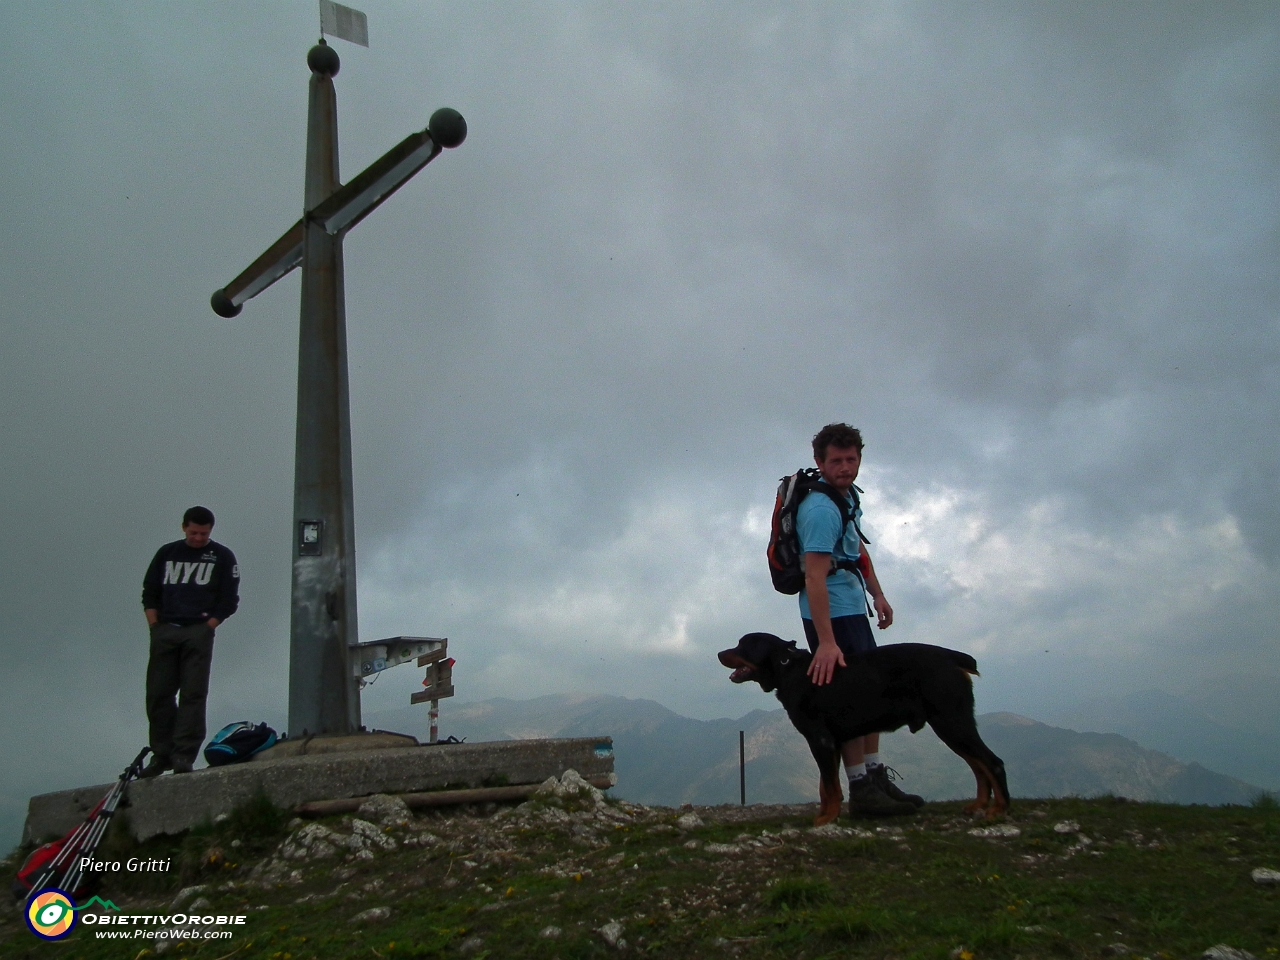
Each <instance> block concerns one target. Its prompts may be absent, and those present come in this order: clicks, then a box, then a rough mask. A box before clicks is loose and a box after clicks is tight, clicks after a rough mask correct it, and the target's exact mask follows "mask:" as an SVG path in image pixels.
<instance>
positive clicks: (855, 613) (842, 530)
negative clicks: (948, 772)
mask: <svg viewBox="0 0 1280 960" xmlns="http://www.w3.org/2000/svg"><path fill="white" fill-rule="evenodd" d="M813 459H814V462H815V463H816V464H817V470H816V471H802V472H801V473H799V474H797V475H796V476H795V477H792V478H787V480H784V481H783V487H784V488H787V485H788V482H790V483H791V487H790V488H789V489H787V490H786V494H787V498H786V499H787V502H786V503H784V490H782V489H780V490H779V508H776V509H775V513H777V512H779V510H786V509H789V510H791V511H794V533H795V545H794V546H793V547H792V548H791V549H792V550H793V551H794V552H795V553H796V554H797V559H798V560H799V571H800V573H802V575H803V581H802V585H801V584H799V583H796V576H795V574H794V573H793V574H792V584H793V585H797V586H799V588H800V589H799V592H800V616H801V618H802V622H803V625H804V633H805V638H806V639H807V640H808V641H809V649H810V650H811V651H812V652H813V662H812V663H811V664H810V665H809V677H810V679H811V680H812V681H813V683H814V684H816V685H818V686H822V685H824V684H826V683H829V682H830V681H831V677H832V675H833V674H834V673H835V670H836V668H837V667H843V666H845V665H846V659H845V658H846V657H850V656H852V655H854V654H857V653H861V652H864V651H867V650H873V649H875V646H876V641H875V637H874V636H872V633H871V623H870V619H869V617H868V609H867V600H866V596H867V594H868V593H869V594H870V595H871V600H872V604H873V610H874V613H875V617H876V625H877V626H878V627H879V628H880V629H881V630H884V629H886V628H888V627H889V626H890V625H891V624H892V623H893V608H892V607H891V606H890V605H889V602H888V600H886V599H885V596H884V591H883V590H882V589H881V587H880V581H879V579H878V578H877V577H876V574H875V568H874V567H873V566H872V564H871V556H870V554H869V553H867V550H866V543H867V542H868V541H867V539H866V537H864V536H863V535H862V530H861V519H862V507H861V505H860V503H859V500H858V492H859V488H858V487H857V486H856V485H855V484H854V481H855V480H856V479H857V477H858V470H859V468H860V467H861V466H862V434H861V433H860V432H859V431H858V430H856V429H855V428H853V427H851V426H849V425H848V424H845V423H832V424H828V425H827V426H825V427H823V428H822V429H821V430H820V431H818V434H817V435H816V436H815V437H814V438H813ZM782 526H783V527H786V526H789V524H788V523H786V522H784V523H783V524H782ZM775 536H776V534H775ZM776 551H777V548H776V547H774V546H773V545H771V550H770V565H771V567H774V568H777V567H778V565H779V564H778V560H777V558H776V557H775V552H776ZM782 552H785V551H782ZM794 565H795V564H794V562H793V563H792V566H793V567H794ZM779 580H780V575H779V574H778V573H777V572H776V570H775V577H774V581H775V586H778V587H779V589H781V590H784V592H794V591H791V590H789V589H786V588H784V587H783V585H782V584H781V583H780V582H779ZM879 748H880V735H879V734H878V733H875V734H868V735H867V736H864V737H858V738H856V739H854V740H850V741H847V742H846V743H843V744H841V746H840V752H841V756H842V757H843V759H844V766H845V771H846V772H847V774H848V776H849V808H850V812H851V813H855V814H861V815H863V816H895V815H900V814H909V813H914V812H915V811H916V809H917V808H918V807H920V806H922V805H923V804H924V800H923V799H922V798H920V797H918V796H915V795H913V794H907V793H903V792H902V791H901V790H899V789H898V787H897V786H896V785H895V784H894V783H893V781H892V780H891V779H890V775H889V770H888V768H887V767H886V766H885V765H884V763H883V761H882V760H881V759H880V749H879Z"/></svg>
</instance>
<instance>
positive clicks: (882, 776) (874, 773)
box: [867, 764, 924, 810]
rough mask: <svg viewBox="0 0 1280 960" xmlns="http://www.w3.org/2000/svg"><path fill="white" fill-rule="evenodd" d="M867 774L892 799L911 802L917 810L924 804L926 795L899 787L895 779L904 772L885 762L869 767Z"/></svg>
mask: <svg viewBox="0 0 1280 960" xmlns="http://www.w3.org/2000/svg"><path fill="white" fill-rule="evenodd" d="M867 776H869V777H870V778H871V779H872V780H874V781H875V784H876V786H877V787H879V788H880V792H881V793H883V794H884V795H885V796H887V797H889V798H890V799H891V800H897V801H899V802H902V803H909V804H911V805H912V806H913V807H915V808H916V809H917V810H918V809H920V808H921V807H923V806H924V797H918V796H916V795H915V794H914V793H907V792H906V791H904V790H899V789H898V785H897V784H895V783H894V782H893V781H894V780H895V779H897V778H898V777H901V776H902V774H900V773H898V771H897V770H894V769H892V768H891V767H886V766H885V765H884V764H880V765H879V766H877V767H872V768H871V769H869V770H868V771H867Z"/></svg>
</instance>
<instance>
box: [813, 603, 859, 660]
mask: <svg viewBox="0 0 1280 960" xmlns="http://www.w3.org/2000/svg"><path fill="white" fill-rule="evenodd" d="M800 622H801V623H803V624H804V637H805V639H806V640H808V641H809V651H810V652H811V653H817V652H818V631H817V630H816V629H815V628H814V626H813V621H812V620H805V619H804V618H803V617H801V619H800ZM831 632H832V633H834V634H835V635H836V646H837V647H839V648H840V651H841V652H842V653H844V654H845V655H846V656H851V655H853V654H855V653H868V652H870V651H872V650H874V649H875V648H876V638H875V637H873V636H872V635H871V621H870V620H868V619H867V616H866V614H857V613H855V614H853V615H852V616H849V617H832V618H831Z"/></svg>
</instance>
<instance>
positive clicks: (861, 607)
mask: <svg viewBox="0 0 1280 960" xmlns="http://www.w3.org/2000/svg"><path fill="white" fill-rule="evenodd" d="M846 499H847V500H848V501H849V508H850V512H851V513H852V514H853V519H852V520H850V521H849V525H848V526H847V527H845V528H844V536H843V537H842V536H840V510H839V508H838V507H837V506H836V505H835V504H834V503H832V502H831V498H830V497H828V496H827V495H826V494H825V493H819V492H818V491H816V490H815V491H814V492H812V493H810V494H809V495H807V496H806V497H805V498H804V499H803V500H801V501H800V506H799V508H798V509H797V510H796V535H797V536H798V537H799V538H800V554H801V560H800V562H801V565H803V564H804V559H803V557H804V554H806V553H829V554H831V563H832V564H833V565H834V564H835V563H836V561H838V560H857V559H858V556H859V555H860V554H861V553H862V542H861V541H860V540H859V539H858V530H857V525H858V524H860V523H861V520H862V508H861V507H858V508H857V509H856V510H854V509H853V498H852V497H847V498H846ZM827 594H828V596H829V597H830V598H831V616H833V617H849V616H853V615H854V614H859V613H860V614H863V615H865V614H866V612H867V599H866V593H865V592H864V591H863V588H862V579H861V578H860V577H859V576H858V575H857V574H856V573H853V572H852V571H851V570H837V571H836V572H835V575H834V576H829V577H827ZM800 616H802V617H804V619H806V620H812V619H813V617H812V615H811V614H810V613H809V596H808V591H807V590H801V591H800Z"/></svg>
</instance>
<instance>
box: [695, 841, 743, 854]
mask: <svg viewBox="0 0 1280 960" xmlns="http://www.w3.org/2000/svg"><path fill="white" fill-rule="evenodd" d="M704 849H705V850H706V851H707V853H741V852H742V847H740V846H738V845H737V844H736V843H708V844H707V845H706V847H705V848H704Z"/></svg>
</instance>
